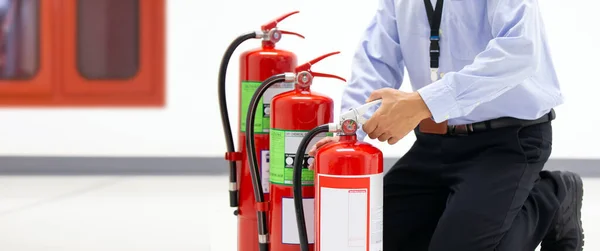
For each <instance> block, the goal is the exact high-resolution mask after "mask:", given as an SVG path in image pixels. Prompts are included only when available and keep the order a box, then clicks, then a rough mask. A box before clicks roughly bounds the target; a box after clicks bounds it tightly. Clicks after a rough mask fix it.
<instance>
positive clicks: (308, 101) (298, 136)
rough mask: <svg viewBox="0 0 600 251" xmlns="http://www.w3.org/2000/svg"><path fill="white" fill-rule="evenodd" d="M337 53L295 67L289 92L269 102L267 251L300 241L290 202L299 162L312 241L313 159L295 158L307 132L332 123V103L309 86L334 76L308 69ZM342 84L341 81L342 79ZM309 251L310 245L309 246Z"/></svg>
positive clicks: (295, 247)
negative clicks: (318, 77)
mask: <svg viewBox="0 0 600 251" xmlns="http://www.w3.org/2000/svg"><path fill="white" fill-rule="evenodd" d="M333 54H337V53H330V54H327V55H324V56H321V57H319V58H317V59H315V60H312V61H310V62H309V63H306V64H303V65H301V66H299V67H297V68H296V70H295V72H296V74H297V80H296V84H295V89H294V90H293V91H289V92H285V93H282V94H279V95H277V96H275V97H274V98H273V100H272V101H271V104H272V106H271V108H272V112H273V113H272V115H271V116H272V117H271V131H270V136H271V139H270V140H271V144H270V151H271V171H270V179H269V180H270V182H271V198H270V205H271V217H270V219H271V222H270V224H269V226H270V227H269V231H270V233H271V243H270V250H273V251H275V250H276V251H299V250H300V245H299V244H300V242H299V237H298V228H297V226H296V216H295V210H294V201H293V196H294V193H293V187H292V179H293V167H294V163H295V162H296V161H302V162H303V165H304V168H305V169H304V170H302V184H303V188H302V193H303V200H304V204H305V211H306V213H305V215H306V222H307V223H308V233H309V234H308V235H309V243H313V242H314V238H313V237H314V234H313V233H314V231H311V230H313V229H314V228H312V226H313V225H312V223H313V222H314V221H313V216H314V213H313V208H314V206H313V205H314V204H313V201H314V187H313V184H314V173H313V171H312V170H309V169H308V165H309V164H310V163H312V161H313V157H310V156H308V152H307V153H305V154H304V156H295V155H296V151H297V150H298V147H299V144H300V142H301V141H302V138H303V137H304V136H305V135H306V133H307V132H308V131H310V130H311V129H313V128H315V127H317V126H319V125H323V124H327V123H331V122H333V115H334V105H333V100H332V99H331V98H329V97H327V96H324V95H321V94H318V93H315V92H311V90H310V85H311V83H312V79H313V77H317V76H321V77H323V76H324V77H335V78H338V79H341V80H344V79H343V78H340V77H337V76H333V75H327V74H321V73H313V72H311V71H310V67H311V66H312V65H313V64H314V63H316V62H318V61H320V60H321V59H323V58H325V57H327V56H330V55H333ZM344 81H345V80H344ZM323 137H325V135H320V136H317V137H315V138H313V140H312V141H311V143H310V145H309V148H308V149H310V147H312V145H314V144H315V143H316V142H317V141H318V140H320V139H322V138H323ZM310 248H311V250H312V248H313V245H310Z"/></svg>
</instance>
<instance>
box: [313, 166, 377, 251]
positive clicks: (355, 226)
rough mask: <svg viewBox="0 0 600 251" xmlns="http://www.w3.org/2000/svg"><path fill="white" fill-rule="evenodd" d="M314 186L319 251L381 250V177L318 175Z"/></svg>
mask: <svg viewBox="0 0 600 251" xmlns="http://www.w3.org/2000/svg"><path fill="white" fill-rule="evenodd" d="M315 186H316V190H315V192H316V200H317V201H316V203H317V205H316V207H317V211H316V212H315V213H316V216H315V217H316V218H317V221H318V222H319V225H318V226H317V229H319V230H318V233H319V245H320V247H319V248H318V250H320V251H381V250H382V249H383V174H375V175H364V176H331V175H322V174H319V175H318V176H317V180H316V184H315ZM344 230H346V231H344Z"/></svg>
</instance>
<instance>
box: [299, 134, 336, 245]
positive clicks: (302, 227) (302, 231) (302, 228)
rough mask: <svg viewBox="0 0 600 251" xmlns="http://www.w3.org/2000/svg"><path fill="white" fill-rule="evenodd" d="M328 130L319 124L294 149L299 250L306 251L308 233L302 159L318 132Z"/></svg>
mask: <svg viewBox="0 0 600 251" xmlns="http://www.w3.org/2000/svg"><path fill="white" fill-rule="evenodd" d="M326 132H329V125H320V126H317V127H315V128H314V129H312V130H310V131H309V132H308V133H307V134H306V135H305V136H304V138H302V141H301V142H300V145H299V146H298V150H297V151H296V160H300V161H296V162H295V163H294V177H293V182H292V184H293V189H294V208H295V209H296V223H297V225H298V235H299V237H300V250H301V251H308V233H307V231H306V221H305V220H304V205H303V203H302V164H303V162H304V161H302V160H304V158H303V156H304V154H305V153H306V148H308V144H309V143H310V141H311V140H312V139H313V138H314V137H315V136H317V135H318V134H319V133H326Z"/></svg>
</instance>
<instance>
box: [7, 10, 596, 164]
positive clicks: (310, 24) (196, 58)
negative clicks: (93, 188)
mask: <svg viewBox="0 0 600 251" xmlns="http://www.w3.org/2000/svg"><path fill="white" fill-rule="evenodd" d="M415 1H418V0H415ZM350 2H352V5H350V4H349V3H350ZM539 2H540V4H541V5H542V7H543V12H544V16H545V19H546V25H547V29H548V37H549V39H550V42H551V46H552V49H553V54H554V60H555V63H556V67H557V69H558V74H559V78H560V80H561V82H562V88H563V90H564V93H565V95H566V97H567V101H566V104H565V105H563V106H561V107H559V108H558V109H557V112H558V119H557V120H556V121H555V122H554V129H555V134H554V135H555V137H554V154H553V157H554V158H557V157H575V158H600V151H598V150H596V149H598V148H597V147H596V146H597V144H596V142H600V134H598V133H597V132H598V130H597V129H596V128H598V127H599V126H600V119H598V116H597V115H596V114H595V113H594V110H593V109H592V107H595V108H600V99H599V98H598V96H597V92H598V91H600V87H599V86H600V81H598V80H597V77H596V74H597V73H598V72H600V69H598V68H599V67H598V66H600V63H599V62H598V61H596V60H600V50H599V49H600V48H598V47H597V44H598V39H600V36H599V35H598V32H597V30H598V27H596V26H594V25H592V24H594V23H596V24H597V23H599V22H600V21H599V20H598V19H597V18H598V14H597V13H594V11H595V10H596V9H598V8H600V4H598V2H597V1H593V0H574V1H564V0H543V1H542V0H539ZM376 4H377V1H376V0H371V1H344V0H326V1H323V0H321V1H317V0H303V1H290V0H253V1H248V0H236V1H223V2H220V1H211V2H210V5H211V6H214V7H209V5H208V3H206V1H198V0H169V1H168V25H167V27H168V32H167V34H168V41H167V43H168V56H167V59H168V67H167V68H168V70H167V75H168V106H167V107H166V108H165V109H126V110H123V109H69V110H56V109H45V110H41V109H2V110H0V121H1V122H0V155H49V156H77V155H88V156H89V155H92V156H207V157H212V156H216V157H221V156H223V153H224V152H225V150H226V148H225V143H224V141H223V133H222V129H221V122H220V117H219V109H218V103H217V99H216V96H217V95H216V94H217V87H216V79H217V70H218V67H219V62H220V59H221V56H222V53H223V52H224V50H225V48H226V47H227V46H228V44H229V43H230V41H231V39H233V38H234V37H235V36H237V35H239V34H241V33H243V32H246V31H253V30H256V29H258V28H259V26H260V25H261V24H262V23H264V22H265V21H268V20H270V19H272V18H274V17H276V16H279V15H281V14H283V13H286V12H288V11H293V10H300V11H301V13H300V14H299V15H296V16H292V17H290V18H289V19H288V20H286V21H285V22H283V23H282V24H281V25H280V27H281V28H282V29H288V30H294V31H297V32H300V33H302V34H304V35H306V37H307V39H306V40H301V39H297V38H294V37H289V38H286V39H284V40H283V41H281V42H280V43H279V45H278V46H279V47H280V48H286V49H293V50H294V51H295V52H296V53H297V54H298V55H299V61H300V62H305V61H307V60H310V59H312V58H314V57H315V56H319V55H321V54H324V53H327V52H331V51H336V50H340V51H342V54H341V55H337V56H334V57H331V58H328V59H326V60H324V61H322V62H321V63H320V64H319V65H317V66H315V68H314V69H315V70H317V71H321V72H329V73H335V74H338V75H341V76H344V77H346V78H349V77H350V76H349V68H350V64H351V57H352V54H353V52H354V49H355V47H356V45H357V42H358V39H359V37H360V36H361V33H362V30H363V29H364V28H365V27H366V25H367V23H368V22H369V20H370V18H371V16H372V15H373V14H374V11H375V8H376ZM576 12H579V13H576ZM256 45H257V43H256V41H249V42H247V43H246V44H244V45H243V46H241V47H240V48H239V49H238V51H237V53H236V54H235V55H234V57H235V58H234V60H233V62H232V64H231V65H230V68H229V69H230V70H229V74H228V77H229V80H230V81H229V83H228V85H229V87H230V89H229V90H230V92H229V100H230V101H232V102H231V103H230V106H229V107H230V110H231V111H233V112H232V114H231V115H232V123H233V124H234V125H236V124H237V80H238V77H237V69H238V64H237V56H238V55H239V53H240V52H241V51H243V50H246V49H250V48H252V47H255V46H256ZM594 45H595V46H596V47H594ZM592 73H595V74H592ZM342 86H343V83H342V82H339V81H337V80H319V82H317V83H316V84H315V86H314V87H313V89H314V90H316V91H319V92H322V93H326V94H328V95H330V96H331V97H332V98H334V99H335V100H339V99H340V94H341V90H342ZM409 88H410V83H409V82H408V81H407V82H406V83H404V85H403V88H402V89H404V90H410V89H409ZM336 110H339V102H338V103H337V104H336ZM595 129H596V130H595ZM413 140H414V137H413V136H412V135H411V136H409V137H408V138H406V139H405V140H403V141H402V142H400V143H398V144H397V145H394V146H387V145H384V144H382V143H378V142H377V143H376V144H377V145H378V146H380V147H381V149H382V150H383V151H384V153H385V154H386V156H388V157H392V156H400V155H402V154H403V153H404V152H405V151H406V150H407V149H408V147H409V146H410V144H411V143H412V141H413Z"/></svg>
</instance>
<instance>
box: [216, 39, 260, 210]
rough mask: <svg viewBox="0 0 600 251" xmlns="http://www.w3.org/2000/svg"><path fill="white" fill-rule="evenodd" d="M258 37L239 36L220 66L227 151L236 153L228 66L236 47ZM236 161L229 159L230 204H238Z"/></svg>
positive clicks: (221, 100)
mask: <svg viewBox="0 0 600 251" xmlns="http://www.w3.org/2000/svg"><path fill="white" fill-rule="evenodd" d="M252 38H256V32H249V33H245V34H242V35H241V36H239V37H237V38H236V39H235V40H233V42H231V44H230V45H229V47H228V48H227V50H226V51H225V54H224V55H223V59H222V60H221V67H220V68H219V80H218V81H219V82H218V84H219V87H218V88H219V107H220V108H221V122H222V123H223V131H224V132H225V142H226V143H227V152H229V153H234V152H235V146H234V145H233V134H232V133H231V124H230V122H229V113H228V112H227V96H226V95H225V77H226V76H227V66H228V65H229V60H230V59H231V56H232V55H233V52H234V51H235V49H236V48H237V47H238V46H239V45H240V44H242V43H243V42H245V41H246V40H249V39H252ZM235 164H236V163H235V161H229V183H230V184H229V186H230V187H229V206H230V207H237V206H238V189H237V170H236V165H235Z"/></svg>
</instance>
